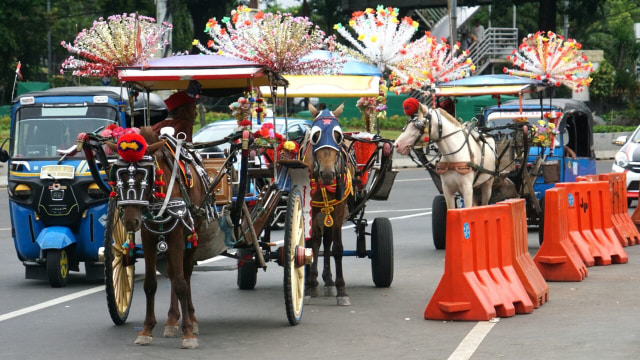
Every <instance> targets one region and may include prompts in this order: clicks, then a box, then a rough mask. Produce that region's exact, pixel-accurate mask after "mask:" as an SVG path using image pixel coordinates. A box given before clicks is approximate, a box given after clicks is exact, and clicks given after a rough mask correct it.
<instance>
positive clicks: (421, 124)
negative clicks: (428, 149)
mask: <svg viewBox="0 0 640 360" xmlns="http://www.w3.org/2000/svg"><path fill="white" fill-rule="evenodd" d="M433 112H434V111H433V110H429V108H427V107H426V106H425V105H423V104H419V106H418V111H417V112H416V113H415V114H413V115H412V116H411V117H409V119H408V120H407V124H406V125H405V126H404V128H403V129H402V133H401V134H400V136H398V138H397V139H396V141H395V142H394V143H393V146H394V147H395V148H396V151H397V152H398V153H399V154H401V155H407V153H409V149H410V148H411V147H412V146H420V145H422V144H423V143H424V135H425V134H434V133H435V132H432V131H431V129H429V128H430V127H431V123H432V121H431V117H432V116H437V114H435V115H434V114H433ZM431 136H433V135H431ZM431 140H436V139H435V138H433V139H431Z"/></svg>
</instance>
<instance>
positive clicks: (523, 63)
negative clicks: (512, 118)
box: [504, 31, 593, 91]
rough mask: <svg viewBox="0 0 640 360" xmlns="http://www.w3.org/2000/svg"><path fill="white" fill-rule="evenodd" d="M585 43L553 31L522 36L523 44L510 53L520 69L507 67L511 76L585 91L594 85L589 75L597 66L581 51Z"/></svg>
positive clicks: (515, 64)
mask: <svg viewBox="0 0 640 360" xmlns="http://www.w3.org/2000/svg"><path fill="white" fill-rule="evenodd" d="M581 47H582V45H581V44H580V43H579V42H577V41H575V40H574V39H567V40H565V39H564V37H562V36H560V35H557V34H555V33H553V32H551V31H549V32H546V33H545V32H542V31H538V32H537V33H535V34H529V35H528V36H527V37H526V38H524V39H522V44H520V47H519V48H518V50H514V51H513V54H512V55H510V56H507V59H509V60H510V61H511V62H512V63H513V65H514V66H516V67H517V68H518V69H519V70H518V69H516V70H512V69H507V68H504V72H505V73H508V74H509V75H516V76H524V77H530V78H532V79H534V78H535V79H538V80H545V79H546V80H548V81H550V82H551V83H553V84H554V85H556V86H560V85H561V84H564V85H566V86H568V87H570V88H571V89H572V90H574V91H581V90H583V89H584V87H585V86H589V84H591V80H592V79H591V78H590V77H589V74H590V73H591V72H592V71H593V66H592V65H591V62H589V60H588V59H587V57H586V56H585V55H583V54H581V53H580V52H579V51H578V50H580V48H581Z"/></svg>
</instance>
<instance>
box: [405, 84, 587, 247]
mask: <svg viewBox="0 0 640 360" xmlns="http://www.w3.org/2000/svg"><path fill="white" fill-rule="evenodd" d="M551 86H553V85H552V84H550V83H548V82H546V81H540V80H535V79H528V78H521V77H515V76H508V75H486V76H483V75H479V76H474V77H470V78H466V79H462V80H456V81H452V82H449V83H444V84H440V85H438V86H436V87H435V88H434V93H433V96H434V97H433V99H434V108H437V107H438V104H439V103H440V100H441V99H440V98H443V97H446V98H449V99H455V98H456V97H466V96H476V95H493V96H495V97H496V98H497V105H494V106H489V107H487V108H485V109H481V111H479V113H478V114H477V115H476V117H475V118H474V119H464V120H467V121H464V120H463V121H462V122H461V123H460V122H458V121H457V120H456V119H455V118H454V117H447V116H439V117H438V116H431V122H433V120H434V117H436V118H437V119H440V120H438V121H445V122H446V121H448V122H449V123H452V124H454V125H453V126H450V127H448V129H449V130H448V131H443V129H445V128H447V126H443V125H442V123H441V122H437V124H434V125H433V127H432V126H429V129H431V132H430V131H429V129H427V131H425V134H426V135H427V137H428V138H429V139H430V140H431V142H426V143H425V144H426V147H424V148H423V147H418V148H416V149H415V152H416V156H417V159H416V161H417V162H418V163H419V164H420V165H422V166H424V167H425V168H426V169H427V171H428V172H429V173H430V175H431V178H432V179H433V180H434V184H435V185H436V187H437V189H438V191H439V192H440V194H442V195H437V196H436V197H435V198H434V200H433V204H432V229H433V240H434V245H435V247H436V248H437V249H444V247H445V241H446V240H445V238H446V234H445V227H444V226H442V224H445V223H446V212H447V207H448V206H447V203H446V201H445V195H444V193H445V192H446V186H445V187H444V188H443V175H445V174H447V172H449V171H451V172H456V171H457V172H458V173H461V171H460V170H461V169H463V168H464V169H465V170H467V172H468V171H470V170H473V171H472V172H473V173H475V174H476V175H474V176H471V180H470V181H471V182H472V183H474V188H475V187H476V186H475V185H476V183H477V182H478V178H479V177H480V176H482V174H486V175H487V176H489V177H490V178H491V179H490V180H489V182H492V183H491V184H490V185H489V186H490V187H492V189H491V197H490V198H487V199H486V200H487V201H488V202H492V203H493V202H497V201H501V200H504V199H506V198H513V197H521V198H525V199H527V217H528V222H529V224H531V225H539V226H540V227H541V226H542V225H543V220H544V212H543V209H544V192H545V190H546V189H548V188H550V187H553V184H554V183H556V182H563V181H572V180H575V177H576V176H580V175H585V174H593V173H595V155H594V153H593V145H592V144H593V137H592V132H591V129H592V120H591V119H592V118H591V113H590V112H589V109H588V108H587V107H586V106H585V105H584V104H583V103H581V102H579V101H577V100H570V99H544V96H543V94H544V91H545V89H548V88H549V87H551ZM525 94H537V96H538V97H539V98H538V99H529V100H525V99H523V96H524V95H525ZM501 95H511V96H514V95H515V96H518V100H512V101H510V102H507V103H504V104H502V103H501V102H500V96H501ZM453 103H455V101H454V102H453ZM452 110H453V112H454V114H455V108H453V109H452ZM450 111H451V110H450ZM425 114H426V113H425ZM443 119H448V120H443ZM456 132H458V133H461V134H465V135H464V136H462V137H460V138H458V139H455V136H453V135H450V134H452V133H456ZM436 142H437V144H438V146H436V145H435V143H436ZM401 143H402V140H400V146H403V145H402V144H401ZM472 143H476V144H479V146H478V148H477V149H478V150H476V151H475V152H473V151H472V152H471V154H473V155H471V159H472V160H471V161H469V160H463V162H464V164H462V163H461V164H454V165H456V166H454V167H449V168H447V167H446V166H444V165H443V163H444V161H443V157H446V156H449V157H451V156H457V155H462V154H465V155H466V156H468V154H469V152H467V150H466V149H465V148H466V147H467V145H468V144H472ZM420 145H423V144H422V143H421V144H420ZM480 148H484V149H485V150H479V149H480ZM425 149H426V151H425ZM431 154H435V155H431ZM474 156H475V159H474ZM483 161H484V163H482V162H483ZM448 162H449V163H451V160H448ZM489 162H490V163H489ZM462 172H464V171H462ZM446 176H448V175H446ZM485 181H486V180H485ZM485 184H486V182H485ZM477 191H478V190H476V192H477ZM452 195H453V194H452ZM478 195H479V194H478ZM462 198H463V197H456V199H457V201H456V205H455V206H456V207H459V206H463V205H464V204H465V203H466V202H468V201H470V199H471V198H470V197H469V198H467V197H464V199H462ZM460 200H462V201H460Z"/></svg>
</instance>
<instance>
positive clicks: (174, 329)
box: [162, 325, 180, 338]
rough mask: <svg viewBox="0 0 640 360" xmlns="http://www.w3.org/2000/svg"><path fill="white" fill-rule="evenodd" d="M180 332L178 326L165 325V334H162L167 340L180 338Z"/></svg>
mask: <svg viewBox="0 0 640 360" xmlns="http://www.w3.org/2000/svg"><path fill="white" fill-rule="evenodd" d="M179 332H180V328H179V327H178V325H165V327H164V333H163V334H162V336H164V337H166V338H175V337H178V335H179Z"/></svg>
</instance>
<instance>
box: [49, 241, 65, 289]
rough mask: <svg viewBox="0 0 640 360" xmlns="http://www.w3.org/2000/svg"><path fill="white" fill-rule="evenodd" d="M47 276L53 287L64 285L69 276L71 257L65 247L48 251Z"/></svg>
mask: <svg viewBox="0 0 640 360" xmlns="http://www.w3.org/2000/svg"><path fill="white" fill-rule="evenodd" d="M46 264H47V277H48V278H49V284H50V285H51V287H64V286H65V285H67V279H68V278H69V258H68V257H67V251H66V250H65V249H52V250H49V251H47V261H46Z"/></svg>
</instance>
